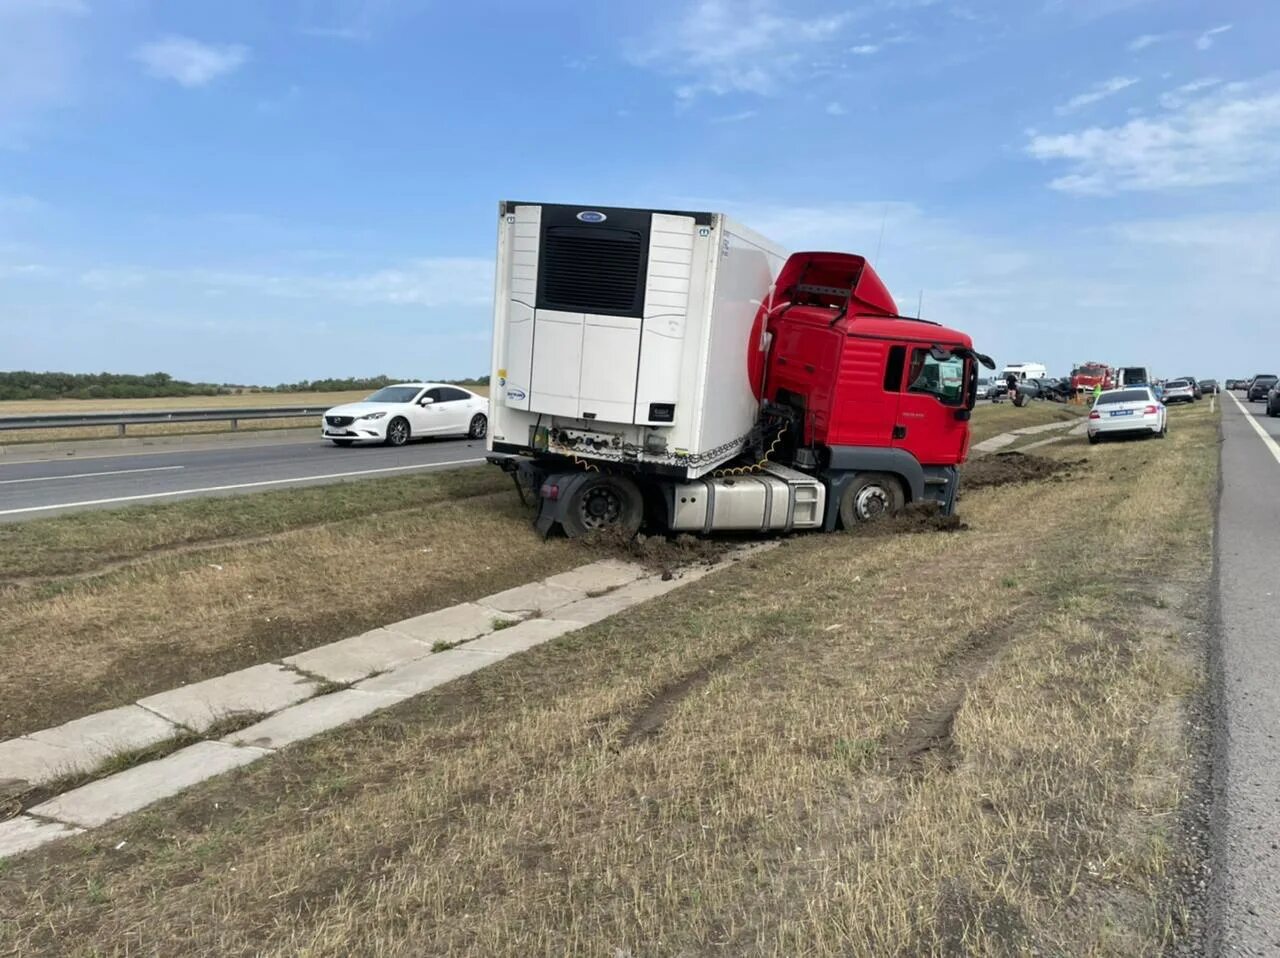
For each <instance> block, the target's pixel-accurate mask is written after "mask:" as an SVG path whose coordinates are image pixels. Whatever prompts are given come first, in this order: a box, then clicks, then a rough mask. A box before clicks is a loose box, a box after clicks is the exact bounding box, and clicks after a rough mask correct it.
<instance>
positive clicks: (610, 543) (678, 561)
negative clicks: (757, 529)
mask: <svg viewBox="0 0 1280 958" xmlns="http://www.w3.org/2000/svg"><path fill="white" fill-rule="evenodd" d="M582 543H583V545H584V546H585V547H586V548H587V550H588V551H590V552H593V553H595V554H597V555H601V556H606V557H609V558H614V557H616V558H620V559H627V560H629V561H631V562H638V563H640V564H641V565H643V566H645V567H646V568H649V569H652V570H653V571H654V572H662V573H669V572H671V571H672V570H674V569H679V568H680V567H682V566H688V565H697V564H705V565H713V564H715V563H716V562H719V561H720V560H721V559H723V558H724V555H725V553H726V552H727V551H728V550H729V549H731V548H732V547H733V546H734V545H735V544H736V543H735V542H734V541H733V540H732V539H700V538H698V537H697V536H691V535H678V536H673V537H667V536H663V535H653V536H649V535H645V534H644V533H638V534H637V535H636V536H635V537H633V538H630V539H628V538H627V536H626V534H625V533H623V532H621V531H616V530H602V531H600V532H593V533H590V534H589V535H586V536H584V537H583V539H582Z"/></svg>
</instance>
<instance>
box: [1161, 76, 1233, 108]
mask: <svg viewBox="0 0 1280 958" xmlns="http://www.w3.org/2000/svg"><path fill="white" fill-rule="evenodd" d="M1221 82H1222V81H1221V80H1220V79H1218V78H1217V77H1201V78H1200V79H1199V80H1192V81H1191V82H1190V83H1184V84H1182V86H1180V87H1177V88H1175V89H1173V90H1170V91H1168V92H1167V93H1162V94H1160V105H1161V106H1162V107H1164V108H1165V109H1166V110H1176V109H1178V108H1180V107H1182V106H1184V105H1185V104H1186V102H1187V99H1188V98H1189V97H1190V96H1191V95H1192V94H1195V93H1200V92H1201V91H1202V90H1208V89H1211V88H1213V87H1215V86H1217V85H1218V84H1220V83H1221Z"/></svg>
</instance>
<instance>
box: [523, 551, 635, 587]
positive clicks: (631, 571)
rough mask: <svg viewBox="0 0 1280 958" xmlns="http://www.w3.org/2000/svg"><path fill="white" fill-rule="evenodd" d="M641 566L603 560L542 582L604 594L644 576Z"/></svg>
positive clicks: (550, 577) (613, 560)
mask: <svg viewBox="0 0 1280 958" xmlns="http://www.w3.org/2000/svg"><path fill="white" fill-rule="evenodd" d="M644 573H645V570H644V567H643V566H639V565H636V564H635V563H634V562H623V561H622V560H621V559H603V560H601V561H600V562H592V563H591V564H590V565H584V566H578V568H576V569H570V570H569V571H568V572H561V573H559V574H558V575H553V576H549V577H548V578H546V579H544V580H543V582H544V583H545V584H546V585H553V586H559V587H560V588H562V589H576V590H577V591H579V592H583V593H587V594H591V593H598V592H606V591H608V590H610V589H616V588H618V587H619V586H623V585H626V584H627V583H628V582H634V581H635V580H636V579H638V578H640V577H641V576H642V575H644Z"/></svg>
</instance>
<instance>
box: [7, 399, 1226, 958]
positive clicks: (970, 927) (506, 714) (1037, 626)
mask: <svg viewBox="0 0 1280 958" xmlns="http://www.w3.org/2000/svg"><path fill="white" fill-rule="evenodd" d="M1050 448H1051V450H1052V453H1051V454H1053V455H1064V456H1083V455H1087V456H1088V457H1089V459H1090V463H1091V468H1089V469H1082V470H1077V475H1076V476H1075V478H1073V479H1072V480H1071V481H1065V482H1053V483H1032V484H1023V485H1009V486H1001V487H993V488H988V489H983V490H978V491H974V492H972V493H970V495H968V496H967V497H966V498H965V500H964V503H963V511H964V517H965V519H966V521H967V522H968V523H969V525H970V528H969V530H968V531H966V532H962V533H954V534H933V535H913V536H903V537H899V538H893V537H883V536H874V537H866V538H863V537H844V536H809V537H804V538H797V539H795V540H792V541H791V542H790V543H789V544H788V545H787V547H786V548H783V549H780V550H777V551H776V552H774V553H771V554H769V555H767V556H764V557H760V558H757V559H752V560H750V561H749V562H747V563H744V564H742V565H740V566H738V567H735V568H734V569H732V570H730V571H728V572H726V573H722V574H720V575H718V576H715V577H712V578H710V579H707V580H704V581H703V582H700V583H698V584H696V585H694V586H690V587H688V588H687V589H685V590H682V591H681V592H679V593H676V594H675V595H674V596H673V597H671V598H668V599H666V600H663V601H659V602H654V603H649V604H647V605H645V606H642V607H640V608H638V609H636V610H634V611H633V612H631V613H628V614H627V615H625V616H621V617H617V618H615V619H614V620H609V621H606V622H604V623H601V624H600V625H598V626H596V627H593V628H591V629H588V630H585V631H583V632H580V633H576V634H574V635H571V636H567V637H566V638H564V639H562V640H559V641H557V642H554V643H551V644H550V645H548V646H544V647H541V648H539V649H537V650H535V651H533V652H531V653H527V654H525V655H522V656H518V657H516V658H513V659H510V660H507V661H506V662H503V663H501V664H499V665H497V666H494V667H491V668H489V669H487V670H485V671H483V672H481V673H478V674H477V675H475V676H473V677H471V678H469V679H467V680H464V681H461V682H457V683H454V684H452V685H451V686H448V687H445V688H443V689H441V690H438V691H437V692H436V693H433V694H430V695H427V696H424V697H422V698H420V699H418V700H415V701H413V702H410V703H406V704H405V705H404V706H401V707H399V708H398V709H396V710H394V711H392V712H389V713H385V714H383V715H382V716H380V717H378V718H376V719H374V720H371V721H368V722H364V723H361V724H360V725H358V726H356V727H354V728H351V729H348V730H344V731H342V732H340V733H336V734H333V735H329V736H326V737H324V738H321V739H318V740H315V741H313V742H310V743H308V744H305V745H303V746H301V747H298V748H295V749H291V750H288V751H286V752H285V753H283V754H281V755H279V756H277V757H275V758H273V759H271V760H269V761H268V762H265V763H263V764H262V765H260V766H257V767H255V768H252V769H249V770H246V771H245V772H243V773H237V774H234V775H232V776H228V777H225V778H223V779H221V780H218V781H215V782H212V783H209V784H208V785H206V786H204V787H202V788H200V789H197V790H195V791H194V792H192V793H190V794H188V795H187V796H185V797H183V798H181V799H179V800H176V801H173V802H170V803H167V804H165V805H163V806H161V807H159V808H157V809H156V810H155V811H153V812H151V813H148V814H144V815H140V816H136V817H134V818H133V819H131V820H128V821H125V822H121V823H118V824H116V825H114V826H111V827H109V828H106V829H104V830H101V831H98V832H94V833H90V834H89V835H87V836H85V837H84V838H82V839H78V840H75V841H73V842H71V843H67V844H64V845H62V846H61V847H58V848H55V849H53V850H52V851H49V852H47V853H42V854H37V855H34V856H31V857H29V858H27V859H25V860H21V861H18V862H15V863H13V864H12V865H11V866H10V867H9V869H8V871H7V872H6V873H5V874H4V875H3V877H0V916H2V917H0V942H3V943H4V944H7V945H8V946H9V947H11V948H12V949H13V950H14V951H15V952H16V953H20V954H24V955H37V954H51V955H52V954H58V955H66V954H85V955H89V954H126V953H128V954H171V953H201V954H215V953H216V954H220V955H281V956H283V955H299V954H303V955H335V956H337V955H343V956H345V955H355V954H361V955H364V954H369V955H372V954H377V955H385V956H396V955H405V956H409V955H423V954H432V955H437V954H438V955H485V956H489V955H513V956H515V955H519V956H528V955H567V954H575V955H576V954H581V955H608V956H614V955H635V956H640V955H669V954H682V955H693V954H725V955H747V954H766V955H788V956H790V955H849V954H858V955H863V954H865V955H889V954H901V955H921V954H979V955H1003V954H1026V953H1040V954H1053V955H1091V954H1096V955H1126V956H1127V955H1133V954H1152V953H1158V952H1159V951H1160V949H1161V948H1162V947H1163V946H1164V945H1165V944H1166V943H1168V942H1169V941H1170V940H1171V939H1172V938H1173V937H1175V936H1176V934H1177V932H1178V929H1179V923H1180V921H1181V916H1182V911H1181V907H1180V902H1179V900H1178V898H1177V891H1176V883H1175V880H1174V874H1175V871H1176V869H1177V868H1178V867H1179V865H1180V864H1181V860H1182V858H1183V857H1184V856H1185V855H1186V854H1187V850H1186V848H1185V846H1184V845H1183V844H1182V841H1181V837H1180V834H1179V831H1178V824H1177V822H1178V819H1177V815H1178V811H1179V808H1180V804H1181V802H1182V800H1183V796H1184V793H1185V789H1186V787H1187V780H1188V768H1187V741H1186V738H1185V723H1184V721H1183V719H1184V710H1185V708H1186V704H1187V701H1188V698H1189V697H1191V696H1194V695H1195V694H1196V690H1197V689H1198V687H1199V684H1200V682H1201V681H1202V676H1201V671H1202V670H1201V662H1200V647H1199V644H1198V641H1197V640H1196V639H1195V638H1194V633H1195V630H1196V629H1197V627H1198V622H1199V619H1198V615H1199V606H1198V601H1199V600H1200V599H1201V598H1202V597H1203V592H1204V589H1205V579H1206V574H1205V570H1204V569H1203V568H1202V566H1201V565H1200V563H1199V560H1198V556H1199V555H1200V554H1201V553H1202V551H1203V548H1204V546H1205V544H1206V543H1207V541H1208V536H1209V529H1210V520H1211V497H1210V492H1211V489H1212V484H1213V474H1214V468H1213V463H1214V461H1215V448H1216V444H1215V431H1214V429H1213V427H1212V424H1211V422H1210V417H1209V415H1208V414H1207V411H1206V410H1200V409H1197V410H1194V411H1188V412H1187V413H1186V414H1177V415H1175V417H1174V424H1173V430H1172V434H1171V437H1170V438H1169V439H1168V440H1166V441H1163V442H1156V441H1151V442H1146V443H1141V444H1131V445H1104V446H1100V447H1097V448H1096V449H1090V448H1088V447H1087V446H1085V445H1084V444H1083V442H1072V441H1069V442H1066V443H1062V444H1060V445H1058V446H1055V447H1050ZM1152 472H1155V473H1158V474H1160V475H1170V474H1176V475H1179V476H1182V477H1185V478H1184V481H1182V482H1180V483H1178V484H1172V485H1169V484H1161V485H1156V484H1154V483H1151V482H1148V481H1145V479H1146V477H1147V476H1148V475H1149V474H1151V473H1152ZM1101 530H1105V531H1106V535H1107V539H1108V541H1113V542H1123V543H1124V544H1125V548H1124V553H1123V554H1124V556H1125V557H1128V558H1126V560H1125V561H1121V562H1116V561H1108V560H1103V561H1099V556H1098V548H1097V543H1098V541H1099V535H1100V531H1101ZM1132 557H1138V561H1136V562H1135V561H1129V559H1130V558H1132ZM1145 557H1151V559H1152V560H1153V561H1154V562H1158V564H1159V566H1160V568H1162V569H1163V570H1164V575H1163V577H1162V578H1161V579H1160V580H1155V579H1153V578H1151V577H1150V576H1149V575H1144V574H1141V573H1142V572H1143V571H1144V570H1145V569H1149V568H1150V567H1151V564H1152V563H1148V562H1146V558H1145ZM539 567H541V562H539ZM1189 632H1190V633H1192V634H1193V637H1192V638H1188V633H1189ZM121 842H126V843H127V844H125V845H123V846H120V843H121Z"/></svg>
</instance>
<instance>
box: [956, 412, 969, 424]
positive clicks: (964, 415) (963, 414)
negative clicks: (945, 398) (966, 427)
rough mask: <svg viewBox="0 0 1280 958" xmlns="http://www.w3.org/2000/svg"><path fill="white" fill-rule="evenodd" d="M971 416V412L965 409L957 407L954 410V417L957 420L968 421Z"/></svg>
mask: <svg viewBox="0 0 1280 958" xmlns="http://www.w3.org/2000/svg"><path fill="white" fill-rule="evenodd" d="M972 416H973V413H971V412H969V410H967V409H957V410H956V411H955V417H956V419H957V421H959V422H968V421H969V419H970V418H971V417H972Z"/></svg>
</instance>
